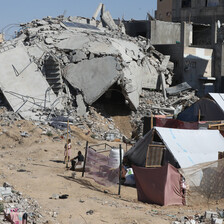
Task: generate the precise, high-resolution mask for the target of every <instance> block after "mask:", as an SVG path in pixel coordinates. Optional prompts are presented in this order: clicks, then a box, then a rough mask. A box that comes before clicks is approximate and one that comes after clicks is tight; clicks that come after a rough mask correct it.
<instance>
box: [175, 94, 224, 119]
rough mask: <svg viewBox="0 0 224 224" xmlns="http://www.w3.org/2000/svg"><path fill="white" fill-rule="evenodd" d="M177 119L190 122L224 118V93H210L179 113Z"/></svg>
mask: <svg viewBox="0 0 224 224" xmlns="http://www.w3.org/2000/svg"><path fill="white" fill-rule="evenodd" d="M177 119H178V120H181V121H188V122H195V121H198V120H201V121H218V120H224V94H221V93H209V94H208V95H207V96H206V97H204V98H201V99H200V100H198V101H197V102H196V103H194V104H192V105H191V106H190V107H188V108H187V109H185V110H184V111H182V112H181V113H179V114H178V116H177Z"/></svg>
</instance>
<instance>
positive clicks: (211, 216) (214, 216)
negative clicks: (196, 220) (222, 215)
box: [205, 211, 218, 219]
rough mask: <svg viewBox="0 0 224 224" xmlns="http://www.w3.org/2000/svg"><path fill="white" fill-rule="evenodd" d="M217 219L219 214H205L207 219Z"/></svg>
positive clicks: (210, 212)
mask: <svg viewBox="0 0 224 224" xmlns="http://www.w3.org/2000/svg"><path fill="white" fill-rule="evenodd" d="M217 217H218V213H217V212H212V211H206V212H205V218H206V219H211V218H217Z"/></svg>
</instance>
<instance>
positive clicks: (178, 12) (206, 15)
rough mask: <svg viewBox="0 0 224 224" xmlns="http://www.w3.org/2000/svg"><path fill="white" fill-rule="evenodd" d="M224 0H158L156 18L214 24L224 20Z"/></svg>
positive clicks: (168, 20)
mask: <svg viewBox="0 0 224 224" xmlns="http://www.w3.org/2000/svg"><path fill="white" fill-rule="evenodd" d="M223 13H224V1H223V0H202V1H197V0H157V10H156V13H155V18H156V19H157V20H162V21H167V22H171V21H172V22H182V21H185V22H193V23H202V24H204V23H205V24H206V23H207V24H212V23H213V22H215V21H218V20H220V21H221V22H223V20H224V16H223Z"/></svg>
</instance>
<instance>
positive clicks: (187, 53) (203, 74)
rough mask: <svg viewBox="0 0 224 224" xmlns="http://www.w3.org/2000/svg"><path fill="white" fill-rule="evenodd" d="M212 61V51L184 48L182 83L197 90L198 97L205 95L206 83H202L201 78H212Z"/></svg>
mask: <svg viewBox="0 0 224 224" xmlns="http://www.w3.org/2000/svg"><path fill="white" fill-rule="evenodd" d="M212 59H213V49H204V48H194V47H185V48H184V61H183V81H185V82H187V83H188V84H189V85H191V86H192V87H193V88H194V89H198V95H199V96H203V95H205V94H206V93H205V88H207V86H208V83H204V81H202V79H201V78H210V77H212ZM205 84H206V85H205ZM209 88H210V89H212V88H213V87H209Z"/></svg>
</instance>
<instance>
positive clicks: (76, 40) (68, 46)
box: [55, 33, 90, 50]
mask: <svg viewBox="0 0 224 224" xmlns="http://www.w3.org/2000/svg"><path fill="white" fill-rule="evenodd" d="M89 41H90V40H89V38H88V36H87V34H84V33H79V34H73V35H71V36H70V37H69V38H67V39H65V40H62V41H60V42H59V43H58V44H56V45H55V46H56V47H57V48H58V49H60V50H76V49H82V48H83V45H84V44H86V43H88V42H89Z"/></svg>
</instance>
